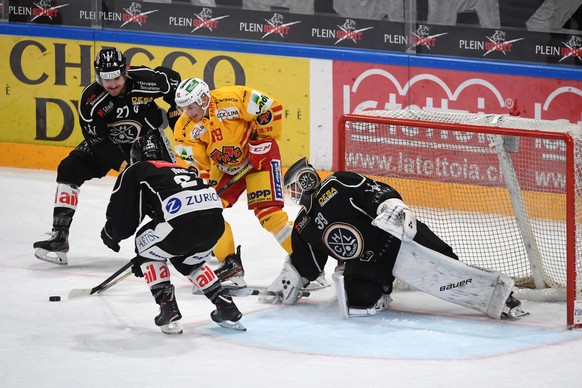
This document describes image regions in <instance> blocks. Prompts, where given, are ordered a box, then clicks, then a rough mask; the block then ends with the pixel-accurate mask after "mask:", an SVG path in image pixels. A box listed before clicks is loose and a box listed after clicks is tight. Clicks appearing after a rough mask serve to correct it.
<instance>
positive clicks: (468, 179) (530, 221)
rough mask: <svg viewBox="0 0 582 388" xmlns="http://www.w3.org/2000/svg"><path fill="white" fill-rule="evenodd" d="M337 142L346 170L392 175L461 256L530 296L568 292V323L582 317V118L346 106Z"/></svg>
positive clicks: (576, 323) (422, 215)
mask: <svg viewBox="0 0 582 388" xmlns="http://www.w3.org/2000/svg"><path fill="white" fill-rule="evenodd" d="M335 144H336V150H335V151H336V153H335V155H336V157H337V166H338V170H340V171H341V170H349V171H354V172H358V173H361V174H364V175H367V176H370V177H372V178H374V179H378V180H382V181H384V182H386V183H388V184H390V185H392V186H393V187H394V188H395V189H396V190H398V191H399V192H400V193H401V194H402V197H403V199H404V201H405V202H406V203H407V204H409V206H411V207H412V208H413V209H414V210H415V212H416V214H417V216H418V218H419V219H421V220H423V221H425V222H426V223H427V224H429V225H430V226H431V228H432V229H433V230H435V232H436V233H437V234H438V235H439V236H441V237H442V238H443V239H444V240H445V241H447V242H448V243H449V244H450V245H451V246H452V247H453V248H454V250H455V251H456V253H457V254H458V255H459V257H460V258H461V260H463V261H464V262H466V263H468V264H470V265H475V266H479V267H482V268H488V269H492V270H498V271H501V272H503V273H505V274H507V275H509V276H511V277H512V278H513V279H514V280H515V281H516V286H518V287H520V292H522V293H523V292H526V291H525V290H530V291H527V292H526V293H525V295H526V296H525V298H527V295H531V296H533V297H535V298H538V299H539V298H542V299H545V298H552V299H554V300H555V299H556V297H558V298H560V297H561V298H562V299H565V300H566V303H567V308H566V310H567V312H566V313H567V317H566V323H567V326H568V327H569V328H574V327H582V277H581V276H580V275H581V271H582V250H581V247H582V230H580V229H579V228H577V225H578V224H579V223H580V222H581V221H582V127H580V126H579V125H576V124H572V123H570V122H567V121H564V120H558V121H549V120H535V119H528V118H522V117H515V116H508V115H492V114H483V113H459V112H443V111H433V110H414V109H404V110H378V111H365V112H361V113H359V114H346V115H344V116H342V117H341V118H340V120H339V123H338V137H337V141H336V143H335ZM577 279H580V280H577ZM522 297H524V296H522Z"/></svg>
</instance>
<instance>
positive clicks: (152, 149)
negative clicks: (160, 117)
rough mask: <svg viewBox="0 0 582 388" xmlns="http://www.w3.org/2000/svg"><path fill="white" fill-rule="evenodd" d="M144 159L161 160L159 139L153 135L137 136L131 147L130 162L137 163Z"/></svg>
mask: <svg viewBox="0 0 582 388" xmlns="http://www.w3.org/2000/svg"><path fill="white" fill-rule="evenodd" d="M145 160H162V148H161V146H160V139H159V138H158V137H157V136H155V135H148V136H145V137H140V138H138V139H137V140H136V141H135V142H134V143H133V146H132V147H131V162H132V163H137V162H142V161H145Z"/></svg>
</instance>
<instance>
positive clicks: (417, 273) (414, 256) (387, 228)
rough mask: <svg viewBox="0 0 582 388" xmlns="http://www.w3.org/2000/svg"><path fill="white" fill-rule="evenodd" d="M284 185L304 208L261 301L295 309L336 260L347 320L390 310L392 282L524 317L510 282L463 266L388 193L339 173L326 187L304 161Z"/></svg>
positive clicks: (374, 184)
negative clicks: (304, 291) (289, 249)
mask: <svg viewBox="0 0 582 388" xmlns="http://www.w3.org/2000/svg"><path fill="white" fill-rule="evenodd" d="M284 183H285V188H286V190H287V192H288V193H289V194H290V195H291V197H292V199H294V200H295V201H296V202H298V203H299V204H300V205H301V209H300V211H299V213H298V215H297V217H296V219H295V224H294V228H293V233H292V246H293V253H292V254H291V255H290V256H288V257H287V260H286V262H285V265H284V266H283V270H282V272H281V274H280V275H279V277H278V278H277V279H276V280H275V281H274V282H273V284H272V285H271V286H270V287H269V288H268V289H267V291H272V292H273V293H274V296H264V297H261V299H262V301H264V302H270V303H278V302H282V303H284V304H293V303H295V302H296V301H297V299H298V298H299V297H301V292H298V291H299V289H300V288H302V287H305V286H306V284H308V283H309V281H311V280H313V279H315V278H316V277H317V276H318V275H319V273H320V272H321V271H322V270H323V269H324V266H325V264H326V262H327V259H328V257H329V256H331V257H333V258H334V259H336V260H337V261H338V266H337V267H336V270H335V272H334V274H333V276H332V278H333V280H334V282H335V285H336V294H337V299H338V303H339V306H340V310H341V312H342V314H343V315H344V316H346V317H351V316H366V315H374V314H375V313H376V312H377V311H380V310H383V309H386V308H387V307H388V305H389V304H390V302H391V301H392V299H391V297H390V294H391V292H392V285H393V281H394V279H395V277H397V278H399V279H400V280H402V281H404V282H405V283H407V284H409V285H411V286H413V287H415V288H417V289H419V290H422V291H425V292H427V293H429V294H431V295H433V296H436V297H438V298H441V299H444V300H447V301H450V302H452V303H456V304H458V305H461V306H465V307H468V308H471V309H473V310H477V311H480V312H482V313H485V314H487V315H489V316H491V317H493V318H513V317H519V316H522V315H524V314H525V313H524V312H523V310H521V307H520V305H521V302H520V301H519V300H517V299H516V298H515V297H513V295H512V289H513V285H514V282H513V280H512V279H511V278H510V277H508V276H506V275H503V274H501V273H499V272H492V271H486V270H482V269H479V268H474V267H470V266H468V265H466V264H464V263H462V262H460V261H459V260H458V257H457V255H456V254H455V253H454V252H453V249H452V248H451V246H449V245H448V244H447V243H445V242H444V241H443V240H441V239H440V238H439V237H438V236H437V235H436V234H435V233H433V232H432V231H431V230H430V228H429V227H428V226H427V225H426V224H424V223H423V222H421V221H419V220H417V219H416V216H415V214H414V212H413V211H412V210H411V209H410V208H409V207H408V206H407V205H406V204H405V203H404V202H403V201H402V198H401V196H400V194H399V193H398V192H397V191H396V190H395V189H394V188H392V187H391V186H389V185H387V184H385V183H382V182H378V181H374V180H372V179H369V178H367V177H365V176H363V175H360V174H356V173H352V172H336V173H333V174H331V175H330V176H328V177H327V178H326V179H325V180H323V181H321V180H320V177H319V175H318V173H317V171H316V170H315V169H314V168H313V167H312V166H311V165H310V164H309V163H308V161H307V159H305V158H303V159H301V160H299V161H297V162H296V163H295V164H294V165H293V166H291V167H290V168H289V170H288V171H287V173H286V174H285V177H284ZM451 285H454V287H453V286H451Z"/></svg>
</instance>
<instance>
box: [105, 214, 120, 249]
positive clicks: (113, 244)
mask: <svg viewBox="0 0 582 388" xmlns="http://www.w3.org/2000/svg"><path fill="white" fill-rule="evenodd" d="M101 240H103V244H105V245H107V246H108V247H109V248H110V249H112V250H113V251H115V252H119V249H120V247H119V240H118V239H117V238H115V236H114V235H113V231H112V230H111V225H110V224H109V221H107V222H106V223H105V226H104V227H103V229H101Z"/></svg>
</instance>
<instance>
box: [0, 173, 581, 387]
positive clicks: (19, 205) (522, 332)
mask: <svg viewBox="0 0 582 388" xmlns="http://www.w3.org/2000/svg"><path fill="white" fill-rule="evenodd" d="M54 180H55V172H53V171H36V170H26V169H15V168H0V194H1V195H0V198H1V201H0V206H1V209H0V214H1V215H2V216H1V222H0V225H1V230H0V241H1V247H2V254H1V259H0V289H1V290H2V293H1V294H0V295H2V304H1V305H2V308H1V315H0V333H1V334H0V387H3V388H13V387H205V386H218V387H226V386H232V387H295V388H296V387H305V386H312V387H317V388H323V387H353V386H361V387H388V386H392V387H450V386H455V385H462V386H465V387H517V386H524V387H576V386H577V387H579V386H582V372H581V370H580V361H579V360H578V357H579V355H580V354H582V330H567V329H566V318H565V310H566V306H565V303H563V302H539V301H531V300H523V301H522V302H523V308H524V310H526V311H529V312H530V313H531V315H530V316H528V317H525V318H523V319H521V320H518V321H495V320H492V319H490V318H487V317H485V316H483V315H480V314H479V313H476V312H473V311H472V310H468V309H465V308H462V307H457V306H455V305H452V304H450V303H446V302H443V301H440V300H438V299H436V298H433V297H431V296H427V295H425V294H422V293H420V292H417V291H395V292H394V293H393V295H392V296H393V299H394V302H393V304H392V305H391V309H390V310H388V311H384V312H381V313H379V314H377V315H376V316H374V317H367V318H350V319H343V318H341V317H340V315H339V312H338V308H337V304H336V301H335V291H334V290H333V287H332V288H328V289H325V290H320V291H314V292H313V293H312V294H311V296H310V297H309V298H304V299H302V300H300V301H299V303H298V304H297V305H294V306H280V305H265V304H261V303H259V301H258V299H257V297H256V296H247V297H237V298H236V299H235V300H236V303H237V305H238V306H239V308H240V310H241V311H242V312H243V314H244V316H243V319H242V322H243V323H244V325H245V326H246V327H247V331H246V332H237V331H233V330H228V329H224V328H221V327H219V326H217V325H216V324H215V323H214V322H212V321H211V320H210V317H209V314H210V312H211V311H212V310H213V305H212V304H211V303H210V302H209V301H208V300H207V299H206V298H205V297H204V296H198V295H192V294H191V288H190V286H189V284H188V282H187V281H186V280H185V279H184V278H183V277H181V275H180V274H178V273H177V272H176V271H173V272H172V280H173V283H174V284H175V285H176V289H177V291H176V292H177V300H178V303H179V306H180V309H181V312H182V315H183V318H182V325H183V327H184V334H183V335H180V336H169V335H164V334H162V333H161V331H160V330H159V328H158V327H156V326H155V325H154V322H153V319H154V316H155V315H156V314H157V312H158V308H157V305H156V304H155V303H154V301H153V298H152V296H151V294H150V292H149V289H148V287H147V286H146V285H145V282H144V280H143V279H138V278H135V277H133V276H132V277H129V278H127V279H126V280H124V281H122V282H120V283H119V284H117V285H115V286H114V287H112V288H110V289H109V290H107V291H105V292H104V293H103V294H101V295H94V296H89V297H85V298H78V299H74V300H69V299H68V298H67V295H68V294H69V291H70V290H71V289H73V288H92V287H94V286H96V285H98V284H99V283H101V282H102V281H103V280H105V279H106V278H107V277H109V276H110V275H111V274H112V273H113V272H115V271H116V270H117V269H119V268H120V267H121V266H122V265H123V264H125V263H126V262H127V261H128V260H129V259H131V258H132V257H133V246H132V241H131V240H126V241H124V242H123V243H122V249H121V252H119V253H115V252H113V251H111V250H109V249H108V248H107V247H106V246H105V245H103V243H102V242H101V239H100V237H99V234H100V230H101V228H102V227H103V224H104V222H105V215H104V214H105V208H106V206H107V202H108V198H109V194H110V191H111V188H112V187H113V183H114V178H112V177H106V178H104V179H101V180H93V181H90V182H88V183H86V184H85V185H84V186H83V187H82V188H81V194H80V199H79V209H78V211H77V214H76V216H75V219H74V221H73V226H72V228H71V235H70V244H71V250H70V252H69V265H68V266H56V265H53V264H49V263H46V262H42V261H39V260H37V259H35V258H34V255H33V249H32V244H33V242H34V241H36V240H39V239H42V238H44V237H45V236H44V235H43V233H45V232H47V231H49V230H50V227H51V219H52V201H53V196H54V190H55V182H54ZM287 210H288V212H289V213H290V214H291V215H294V214H295V213H296V211H297V207H295V206H294V205H293V204H288V206H287ZM225 217H226V218H227V220H228V221H229V222H230V223H231V225H232V226H233V229H234V233H235V239H236V242H237V243H238V244H241V245H242V258H243V264H244V265H245V270H246V277H245V278H246V280H247V282H248V283H249V285H252V286H268V285H269V284H270V282H271V281H272V280H273V279H274V278H275V277H276V276H277V275H278V274H279V271H280V269H281V267H282V263H283V259H284V256H285V254H284V252H283V250H282V249H281V248H280V247H279V246H278V245H277V244H276V242H275V241H274V239H273V238H272V237H271V236H270V235H269V234H268V233H267V232H265V231H264V230H263V229H261V227H260V226H259V224H258V222H257V220H256V219H255V218H254V216H253V214H252V212H250V211H248V210H247V209H246V204H245V203H244V202H239V203H238V204H237V205H235V206H234V207H233V208H232V209H227V210H226V211H225ZM211 264H212V265H216V263H211ZM334 266H335V261H333V260H331V261H330V263H328V266H327V267H326V271H327V274H328V275H327V277H328V280H330V281H331V276H330V275H331V273H332V272H333V268H334ZM51 295H59V296H61V298H62V300H61V301H60V302H49V296H51Z"/></svg>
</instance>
